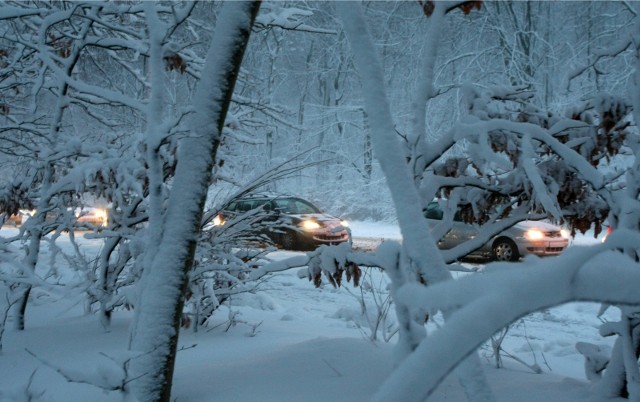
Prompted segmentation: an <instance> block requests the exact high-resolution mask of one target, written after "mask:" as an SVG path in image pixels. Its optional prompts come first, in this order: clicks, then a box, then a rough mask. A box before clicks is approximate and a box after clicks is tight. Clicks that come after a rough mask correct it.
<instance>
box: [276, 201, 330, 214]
mask: <svg viewBox="0 0 640 402" xmlns="http://www.w3.org/2000/svg"><path fill="white" fill-rule="evenodd" d="M273 204H274V205H275V209H277V210H279V211H280V212H282V213H285V214H319V213H320V210H319V209H318V208H316V207H315V206H313V205H312V204H310V203H308V202H306V201H303V200H301V199H298V198H276V199H275V200H273Z"/></svg>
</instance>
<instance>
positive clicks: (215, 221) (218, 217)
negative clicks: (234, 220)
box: [211, 215, 224, 226]
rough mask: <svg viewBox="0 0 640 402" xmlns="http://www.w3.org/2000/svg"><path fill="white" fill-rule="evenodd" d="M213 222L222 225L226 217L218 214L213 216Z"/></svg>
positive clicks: (215, 224)
mask: <svg viewBox="0 0 640 402" xmlns="http://www.w3.org/2000/svg"><path fill="white" fill-rule="evenodd" d="M211 223H213V226H220V225H222V224H223V223H224V219H223V218H222V216H220V215H216V217H215V218H213V220H212V221H211Z"/></svg>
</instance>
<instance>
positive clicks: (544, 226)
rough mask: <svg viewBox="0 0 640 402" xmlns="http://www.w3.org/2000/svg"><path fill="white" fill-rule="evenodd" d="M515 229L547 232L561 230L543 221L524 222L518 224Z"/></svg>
mask: <svg viewBox="0 0 640 402" xmlns="http://www.w3.org/2000/svg"><path fill="white" fill-rule="evenodd" d="M513 227H515V228H518V229H522V230H529V229H540V230H544V231H547V232H549V231H558V230H560V227H558V226H556V225H554V224H552V223H549V222H542V221H522V222H518V223H516V224H515V225H514V226H513Z"/></svg>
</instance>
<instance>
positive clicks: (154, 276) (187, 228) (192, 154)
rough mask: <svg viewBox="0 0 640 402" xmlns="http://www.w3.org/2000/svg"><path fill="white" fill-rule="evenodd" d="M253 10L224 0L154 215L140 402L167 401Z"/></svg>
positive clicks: (139, 323) (137, 362)
mask: <svg viewBox="0 0 640 402" xmlns="http://www.w3.org/2000/svg"><path fill="white" fill-rule="evenodd" d="M259 8H260V2H259V1H253V2H228V3H224V5H223V8H222V11H221V15H220V17H219V18H218V22H217V26H216V30H215V34H214V38H213V41H212V43H211V46H210V47H209V51H208V54H207V57H206V61H205V65H204V69H203V71H202V74H201V80H200V85H199V86H198V90H197V93H196V97H195V98H194V105H195V109H196V115H195V117H194V121H193V122H192V134H193V135H192V136H190V137H188V138H185V139H184V140H182V141H181V143H180V146H179V154H178V165H177V167H176V173H175V177H174V180H173V187H172V189H171V194H170V196H169V202H168V206H167V211H166V214H165V215H164V216H156V217H155V218H154V219H162V221H161V222H160V224H159V226H160V228H161V229H162V233H161V239H160V243H159V245H158V246H157V247H156V248H155V249H156V250H157V253H155V255H154V256H153V258H151V259H150V260H149V263H147V264H145V266H144V270H143V273H142V278H141V281H140V284H139V286H140V290H141V293H140V296H139V300H138V303H137V305H136V318H135V321H134V323H133V327H132V334H131V345H130V349H131V350H132V351H133V352H134V354H135V356H136V357H135V358H134V359H133V360H132V361H131V363H130V370H129V375H130V378H131V382H130V383H129V386H130V388H129V391H131V392H132V393H133V395H134V396H135V397H137V399H138V400H140V401H167V402H168V401H170V396H171V385H172V378H173V370H174V366H175V357H176V351H177V345H178V334H179V330H180V319H181V315H182V308H183V305H184V292H185V290H186V287H187V280H188V272H189V270H190V269H191V267H192V264H193V257H194V253H195V249H196V241H197V239H198V235H199V230H200V221H201V218H202V211H203V208H204V203H205V200H206V195H207V190H208V187H209V183H210V180H211V170H212V168H213V164H214V160H215V157H216V152H217V149H218V145H219V144H220V140H221V135H222V129H223V126H224V121H225V117H226V114H227V111H228V108H229V104H230V102H231V95H232V93H233V89H234V86H235V82H236V78H237V75H238V71H239V69H240V64H241V62H242V58H243V56H244V50H245V48H246V46H247V43H248V40H249V36H250V33H251V26H252V24H253V21H254V19H255V16H256V14H257V12H258V9H259ZM147 12H149V13H153V14H154V15H149V16H148V18H149V21H150V22H151V23H159V20H158V17H157V16H156V15H155V10H152V9H151V7H150V6H147ZM152 47H153V46H152ZM158 50H159V49H156V50H153V49H152V51H155V52H157V51H158ZM156 56H158V55H157V54H156ZM151 58H152V59H153V55H152V56H151ZM157 60H158V59H157V58H156V59H155V61H156V62H157ZM159 70H160V71H159ZM151 71H152V72H151V74H156V75H157V74H158V73H159V72H161V69H160V68H158V66H157V65H156V66H152V70H151ZM155 78H158V77H157V76H156V77H155ZM152 82H154V80H153V77H152ZM152 89H153V88H152ZM150 225H151V222H150Z"/></svg>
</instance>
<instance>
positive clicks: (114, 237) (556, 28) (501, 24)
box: [0, 1, 640, 400]
mask: <svg viewBox="0 0 640 402" xmlns="http://www.w3.org/2000/svg"><path fill="white" fill-rule="evenodd" d="M0 21H2V23H1V24H0V85H1V87H2V91H1V92H0V160H1V166H2V172H3V174H2V176H1V179H0V180H1V181H0V213H2V215H1V217H2V223H3V225H10V222H9V221H8V220H7V219H8V217H9V216H11V215H14V214H17V213H19V211H20V210H28V211H32V212H30V213H29V215H30V217H29V219H28V220H26V222H24V223H23V224H22V225H21V226H20V229H19V230H18V231H17V232H16V233H17V234H13V235H11V236H7V237H3V238H2V243H1V247H2V252H3V254H2V260H1V263H2V265H1V268H2V271H1V274H2V277H1V278H0V279H1V281H2V289H1V290H0V292H1V293H0V295H2V301H1V302H0V303H2V305H1V306H2V309H0V313H1V314H2V315H1V316H0V318H1V320H0V325H1V326H0V345H2V343H1V340H2V338H1V337H2V334H3V333H4V331H5V325H6V324H7V323H8V322H10V321H11V322H13V323H14V324H15V327H16V330H28V327H29V322H28V305H29V300H30V299H29V297H30V294H31V293H32V291H33V290H34V289H37V290H41V289H43V290H44V291H49V290H50V289H52V288H56V287H58V286H61V284H60V283H59V280H60V277H59V272H57V271H56V270H57V264H56V263H55V261H56V260H57V259H60V260H64V261H65V264H68V265H69V266H70V267H71V268H72V269H73V270H75V271H76V272H79V273H80V275H79V278H81V279H80V280H78V281H77V282H74V283H72V284H71V285H72V286H69V285H70V284H68V283H67V284H65V285H66V287H67V288H68V289H78V288H81V289H82V291H83V292H85V293H86V297H87V300H88V302H87V306H88V307H87V310H88V312H91V313H95V314H96V316H97V317H98V319H99V320H100V321H101V322H102V324H103V326H104V327H105V328H108V327H109V325H110V321H111V319H112V316H113V315H114V314H117V313H118V312H119V311H121V310H123V309H129V308H133V309H134V311H135V316H134V319H133V321H132V325H131V338H130V342H129V344H128V345H123V349H128V350H130V351H131V352H132V355H131V356H132V357H131V358H130V359H126V360H125V361H124V362H123V367H124V370H123V371H122V373H121V374H122V376H123V378H122V379H121V381H120V382H119V384H120V385H119V386H113V387H115V388H113V389H116V390H119V391H121V392H122V394H123V395H124V396H125V397H126V398H137V399H139V400H170V399H169V398H170V394H171V378H172V376H173V364H174V359H175V353H176V345H177V334H178V331H179V328H180V326H181V324H182V325H184V324H185V316H184V315H183V312H184V309H185V307H188V308H192V311H197V317H198V318H197V319H196V322H193V323H191V324H190V325H202V324H205V323H206V320H207V318H208V317H210V316H211V315H212V314H214V313H215V310H216V309H217V307H218V306H219V305H220V303H224V301H225V300H226V298H227V297H228V295H230V294H233V292H237V291H239V290H238V289H246V286H251V285H250V283H251V281H258V280H261V279H262V278H264V277H265V275H268V274H269V273H271V272H275V271H281V270H285V269H289V268H293V267H308V268H307V270H308V275H309V277H310V278H312V279H314V280H315V281H319V280H321V279H320V278H321V277H322V276H323V275H324V276H325V278H332V279H330V280H332V281H334V282H335V281H337V282H338V284H340V280H339V278H341V276H342V274H343V272H344V273H346V274H347V279H348V280H351V281H352V282H356V283H357V278H358V275H359V268H358V267H364V266H367V267H379V268H381V269H383V270H384V272H385V273H386V274H387V275H388V276H389V279H390V280H391V283H392V285H391V289H392V295H393V297H394V306H395V311H396V315H397V319H398V323H399V339H398V341H397V342H398V346H397V351H398V352H397V353H396V360H397V361H396V364H397V369H396V370H395V371H394V373H393V374H392V376H391V377H390V378H389V379H388V380H387V381H386V382H385V383H384V384H383V386H382V388H381V389H380V392H379V394H377V398H378V399H379V400H392V399H395V400H421V399H422V398H424V397H426V396H428V395H429V394H431V393H432V392H433V389H434V388H435V387H436V386H437V385H438V384H439V383H440V382H441V381H442V379H443V378H444V377H445V376H446V375H447V374H448V373H449V372H451V371H452V370H454V368H455V367H458V369H456V373H457V374H458V376H459V377H460V378H461V382H462V383H463V384H464V388H465V391H466V393H467V396H468V397H469V399H472V400H491V399H492V398H493V397H492V392H491V390H490V388H489V387H488V385H487V383H486V381H485V380H484V376H483V374H482V370H481V368H480V366H479V363H478V359H477V355H475V354H474V350H475V348H476V347H477V346H479V345H480V343H482V342H484V341H486V340H487V339H488V338H489V337H490V336H491V335H493V334H494V333H495V332H497V331H499V330H500V329H501V328H503V327H504V326H506V325H508V324H509V323H510V322H513V320H515V319H517V318H518V317H521V316H522V315H524V314H527V313H529V312H533V311H537V310H540V309H542V308H545V307H549V306H554V305H558V304H561V303H565V302H570V301H576V300H581V301H585V300H589V301H597V302H602V303H604V305H607V306H608V305H618V306H622V307H621V308H620V311H621V314H620V317H621V318H620V322H617V323H610V324H607V325H603V328H602V329H601V333H602V334H603V336H609V335H610V336H616V337H617V338H616V339H618V340H617V341H616V344H615V347H614V349H613V352H612V354H611V356H610V358H607V359H606V360H607V362H608V363H607V365H606V367H607V368H606V370H604V371H603V370H602V367H600V366H598V365H595V364H594V366H593V380H594V381H597V382H598V384H599V388H598V389H599V391H598V392H599V394H600V395H603V396H607V397H628V398H629V399H634V398H638V395H640V374H639V372H638V365H637V359H638V354H639V352H640V321H639V318H638V310H637V307H632V306H634V305H635V306H637V305H638V304H639V303H640V299H639V297H638V295H637V285H638V283H640V271H638V269H639V268H640V266H639V264H638V258H639V255H640V254H639V253H638V245H639V244H640V241H639V240H640V239H639V237H638V236H640V233H638V231H639V230H640V206H639V205H638V196H639V192H640V176H639V175H640V164H639V162H638V161H637V158H636V155H637V154H638V152H639V151H640V149H639V146H640V141H639V137H638V132H637V128H636V125H635V121H636V120H637V119H636V118H635V117H636V116H637V111H638V109H637V107H639V106H640V88H638V83H640V73H639V72H638V43H640V25H638V21H639V19H638V9H637V8H636V4H635V3H630V2H501V1H496V2H479V1H463V2H431V1H415V2H378V1H374V2H365V3H356V2H344V3H343V2H336V3H333V2H265V3H264V4H261V3H260V2H229V3H223V2H167V3H162V2H157V3H156V2H141V3H132V2H12V1H4V2H2V3H1V5H0ZM256 189H258V190H268V191H275V192H285V193H292V194H296V195H300V196H303V197H304V198H307V199H309V200H311V201H313V202H315V203H317V204H318V205H319V206H321V207H323V209H326V210H328V211H331V212H332V213H334V214H336V215H340V216H342V217H345V218H350V219H358V220H364V219H367V220H378V221H380V220H387V221H393V222H395V221H397V222H398V224H399V226H400V229H401V232H402V235H403V241H402V243H394V242H389V243H384V244H383V246H381V248H380V249H378V250H375V251H374V252H372V253H368V252H360V251H354V250H350V249H348V248H347V247H342V246H337V247H326V248H321V249H319V250H317V251H315V252H312V253H309V254H307V255H305V256H297V257H294V258H292V259H290V260H286V261H285V262H282V261H277V262H273V263H268V262H266V263H265V262H264V260H263V259H262V258H263V257H264V255H265V253H267V252H268V249H267V250H266V251H265V250H263V249H246V248H244V247H243V248H241V249H238V247H237V246H238V245H239V244H240V243H239V242H240V241H241V240H244V239H246V230H247V229H248V228H250V226H251V216H245V217H244V220H242V221H239V222H238V223H237V225H232V226H231V228H229V227H226V228H217V229H210V230H205V231H202V232H200V228H201V227H202V226H203V225H205V224H206V222H207V218H211V217H212V214H213V213H214V212H215V209H216V207H220V206H221V205H222V204H223V203H224V202H226V201H228V200H229V199H230V198H231V197H233V196H234V195H237V194H242V193H246V192H247V191H251V190H256ZM205 196H206V202H205ZM437 196H438V197H443V198H446V199H447V200H448V202H449V203H448V212H447V214H446V216H445V219H444V220H443V223H442V225H440V226H438V227H437V228H435V229H434V230H433V231H431V232H430V231H429V230H428V229H427V226H426V222H425V221H424V218H423V216H422V208H423V207H424V206H425V205H426V203H428V202H429V201H431V199H433V198H434V197H437ZM496 205H499V206H501V207H503V208H502V209H498V210H496V209H495V208H493V207H494V206H496ZM81 206H102V207H107V208H109V213H110V222H109V226H108V227H107V228H99V227H92V226H90V225H84V226H83V229H85V230H88V231H89V233H85V234H84V236H88V237H91V238H94V239H100V240H102V241H103V242H104V243H103V247H102V248H101V250H100V254H99V255H98V256H97V257H95V258H87V256H86V255H83V253H82V252H81V250H80V248H76V249H75V251H76V252H75V253H71V254H68V253H67V252H63V251H62V250H59V249H57V248H56V240H57V239H58V238H60V236H63V235H68V236H69V237H70V238H71V240H72V241H73V239H74V233H75V232H74V228H75V229H77V228H78V223H77V222H76V217H75V215H74V213H73V211H74V208H78V207H81ZM457 207H460V208H462V210H463V213H464V216H465V219H466V220H467V221H469V222H473V223H475V224H478V225H482V227H483V231H482V232H481V234H480V235H479V236H478V237H477V238H475V239H473V240H471V241H469V242H467V243H464V244H462V245H460V246H458V247H456V248H454V249H452V250H447V251H442V252H441V251H439V250H438V249H437V248H436V245H435V241H434V239H436V240H437V239H439V238H440V237H441V236H442V235H443V234H444V233H446V231H447V230H448V226H447V225H450V224H451V219H452V217H453V213H452V212H453V211H455V209H456V208H457ZM504 211H508V212H509V214H508V215H506V214H503V212H504ZM534 218H535V219H541V218H548V219H550V220H553V221H555V222H557V223H562V224H565V225H568V226H570V227H571V228H572V229H574V230H575V231H586V230H588V229H592V230H594V231H595V232H596V233H599V232H600V230H601V226H602V224H603V223H605V222H606V223H607V224H608V225H610V226H611V227H613V229H614V233H613V234H612V236H611V237H610V238H609V240H608V241H607V242H606V243H604V244H602V245H598V246H596V247H593V248H590V249H589V250H580V251H573V252H568V253H565V254H564V255H562V256H560V257H558V258H555V259H549V260H538V259H528V260H526V261H525V262H524V263H523V264H522V265H523V266H524V267H525V268H527V269H528V271H526V273H525V272H520V271H519V270H518V271H517V272H518V273H519V275H514V272H515V270H510V269H508V264H502V265H501V264H497V267H496V268H495V270H490V273H491V275H482V276H477V277H474V278H469V280H466V281H451V280H450V279H451V275H450V273H449V270H450V269H455V268H456V267H458V264H457V262H456V261H458V259H459V258H460V257H462V256H464V255H466V254H467V253H468V252H470V251H472V250H474V249H475V248H477V247H479V246H480V245H482V244H484V243H485V242H486V241H487V240H488V239H490V238H491V237H493V236H494V235H495V234H496V233H499V232H500V231H501V230H503V229H504V228H505V227H508V226H510V225H513V224H514V223H516V222H518V221H521V220H525V219H534ZM45 244H46V245H47V247H49V249H51V250H57V251H56V252H54V253H53V257H51V262H43V261H42V260H41V258H40V257H41V248H42V247H43V246H44V245H45ZM196 245H197V247H196ZM603 266H607V268H608V270H607V271H606V272H604V271H603V270H602V269H600V268H602V267H603ZM256 267H259V268H258V269H256ZM440 282H442V283H440ZM436 283H437V284H436ZM518 290H520V291H521V292H518ZM70 291H71V290H70ZM525 291H526V294H528V295H529V297H526V298H521V297H520V295H521V294H522V292H525ZM185 296H188V298H187V300H186V304H187V306H185ZM516 301H517V302H516ZM505 305H506V306H509V307H510V308H508V309H504V308H503V307H504V306H505ZM189 306H190V307H189ZM501 306H502V308H501ZM436 310H440V311H442V312H443V313H444V316H445V318H446V320H447V321H446V324H444V325H443V326H442V328H441V329H439V330H438V331H437V332H436V333H435V334H433V335H431V334H430V336H429V337H427V336H426V335H427V334H426V331H425V329H424V323H425V317H427V318H428V317H429V313H430V312H432V311H436ZM489 312H490V313H491V314H489ZM461 334H465V335H461ZM447 342H455V345H456V347H455V348H453V352H452V353H450V354H448V355H446V356H444V357H443V356H440V355H438V353H439V351H441V350H450V348H447V347H446V346H445V345H446V344H447ZM587 349H588V348H587ZM585 354H586V355H588V357H589V356H590V357H593V359H595V357H596V356H595V355H590V352H589V351H588V350H585ZM598 358H601V356H600V355H598ZM434 361H438V364H437V365H436V367H433V366H429V364H432V363H433V362H434ZM427 367H430V368H429V369H428V370H427ZM598 367H599V368H598ZM116 382H117V381H116Z"/></svg>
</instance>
